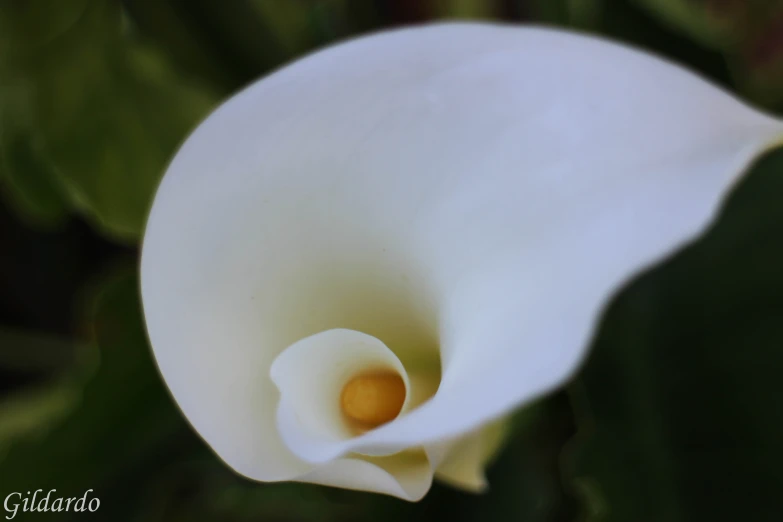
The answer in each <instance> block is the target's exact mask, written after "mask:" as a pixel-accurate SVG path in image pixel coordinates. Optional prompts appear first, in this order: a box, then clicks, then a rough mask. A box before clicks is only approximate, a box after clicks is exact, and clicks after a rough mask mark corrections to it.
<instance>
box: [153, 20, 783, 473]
mask: <svg viewBox="0 0 783 522" xmlns="http://www.w3.org/2000/svg"><path fill="white" fill-rule="evenodd" d="M781 132H782V131H781V125H780V123H779V122H777V121H775V120H772V119H770V118H768V117H766V116H763V115H761V114H760V113H758V112H755V111H753V110H752V109H750V108H748V107H746V106H744V105H742V104H741V103H740V102H738V101H737V100H735V99H734V98H732V97H731V96H729V95H728V94H726V93H725V92H723V91H721V90H719V89H717V88H715V87H713V86H711V85H709V84H707V83H705V82H704V81H702V80H701V79H699V78H698V77H696V76H694V75H692V74H690V73H688V72H686V71H684V70H682V69H680V68H678V67H676V66H673V65H671V64H669V63H667V62H664V61H661V60H659V59H656V58H652V57H650V56H648V55H645V54H642V53H640V52H638V51H634V50H631V49H628V48H624V47H620V46H617V45H614V44H611V43H607V42H605V41H601V40H598V39H594V38H589V37H585V36H579V35H574V34H567V33H563V32H558V31H553V30H548V29H540V28H519V27H501V26H491V25H479V24H453V25H436V26H430V27H423V28H416V29H409V30H400V31H393V32H388V33H385V34H380V35H376V36H372V37H369V38H364V39H358V40H354V41H352V42H349V43H347V44H344V45H341V46H337V47H334V48H331V49H328V50H326V51H323V52H321V53H318V54H316V55H314V56H311V57H309V58H306V59H304V60H302V61H299V62H298V63H296V64H294V65H292V66H290V67H287V68H285V69H283V70H281V71H279V72H277V73H276V74H274V75H272V76H271V77H269V78H267V79H264V80H262V81H260V82H258V83H256V84H254V85H253V86H251V87H250V88H248V89H246V90H245V91H244V92H242V93H241V94H239V95H238V96H236V97H234V98H233V99H231V100H230V101H229V102H227V103H226V104H224V105H223V106H222V107H220V108H219V109H218V110H217V111H216V112H215V113H214V114H213V115H212V116H210V117H209V118H208V119H207V120H206V121H205V122H204V123H203V124H202V125H201V126H200V127H199V128H198V129H197V130H196V131H195V133H194V134H193V135H192V136H191V137H190V138H189V139H188V141H187V142H186V143H185V144H184V145H183V147H182V149H181V150H180V152H179V153H178V154H177V156H176V158H175V159H174V161H173V162H172V164H171V166H170V167H169V170H168V172H167V173H166V176H165V177H164V180H163V182H162V184H161V186H160V189H159V191H158V194H157V196H156V199H155V203H154V206H153V209H152V212H151V215H150V218H149V222H148V227H147V233H146V236H145V240H144V249H143V255H142V295H143V298H144V308H145V314H146V318H147V325H148V331H149V335H150V339H151V342H152V345H153V348H154V352H155V357H156V359H157V361H158V364H159V366H160V369H161V372H162V374H163V377H164V378H165V380H166V383H167V384H168V386H169V387H170V389H171V390H172V392H173V395H174V397H175V399H176V400H177V402H178V404H179V405H180V407H181V408H182V410H183V412H184V413H185V415H186V416H187V417H188V419H189V420H190V421H191V422H192V423H193V426H194V427H195V428H196V430H198V431H199V433H201V435H202V436H203V437H204V438H205V440H206V441H207V442H208V443H209V444H210V445H211V446H212V447H213V448H214V449H215V451H216V452H217V453H218V454H219V455H220V456H221V457H223V458H224V459H225V460H226V461H227V463H228V464H229V465H231V466H233V467H234V468H235V469H237V470H238V471H240V472H242V473H244V474H247V475H249V476H252V477H254V478H258V479H262V480H280V479H286V478H292V477H295V476H297V475H300V474H302V473H306V472H307V470H309V469H310V467H309V466H308V465H306V464H304V463H303V462H302V461H300V460H298V459H296V458H295V457H294V456H293V455H292V454H291V453H290V452H289V451H288V450H287V449H286V447H285V445H284V444H282V441H281V439H280V436H279V434H278V432H277V430H276V429H275V421H274V411H275V407H276V404H277V402H278V394H277V391H276V390H275V387H274V385H273V384H272V382H271V380H270V379H269V377H268V371H269V367H270V365H271V364H272V361H273V360H274V359H275V357H276V356H277V355H278V354H279V353H280V352H281V351H282V350H283V349H285V348H286V347H287V346H289V345H291V344H293V343H294V342H296V341H298V340H299V339H302V338H304V337H307V336H309V335H313V334H315V333H317V332H320V331H324V330H328V329H332V328H348V329H353V330H358V331H361V332H365V333H367V334H369V335H372V336H374V337H377V338H378V339H380V340H382V341H383V342H384V343H385V344H386V345H387V346H388V347H389V348H390V349H391V350H392V351H394V352H395V353H396V354H397V355H398V356H399V357H400V360H401V361H402V362H403V364H405V365H406V366H407V364H408V362H407V361H408V360H409V359H414V358H415V357H417V356H419V355H421V356H423V357H424V358H425V359H427V360H429V361H430V364H436V365H437V354H438V348H440V364H441V365H442V370H443V381H442V384H441V387H440V388H439V390H438V392H437V394H436V395H435V397H434V398H433V399H432V400H431V401H429V402H427V403H425V404H423V405H422V406H421V407H420V408H417V409H415V410H413V411H411V412H410V413H408V414H406V415H404V416H402V417H400V418H398V419H397V420H395V421H394V422H392V423H389V424H388V425H385V426H383V427H381V428H379V429H377V430H373V431H371V432H368V433H367V434H366V435H364V436H362V437H359V438H357V439H352V444H350V445H348V446H343V447H339V448H335V453H334V454H333V456H335V457H336V456H338V454H346V453H349V452H353V451H363V450H367V449H373V450H382V449H383V448H384V447H385V448H387V449H389V448H397V447H400V446H415V445H419V444H422V443H424V442H431V441H438V440H444V439H451V438H454V437H457V436H459V435H462V434H465V433H468V432H470V431H472V430H474V429H476V428H477V427H479V426H480V425H482V424H483V423H485V422H487V421H489V420H490V419H493V418H496V417H498V416H500V415H502V414H503V413H505V412H507V411H508V410H509V409H511V408H513V407H515V406H518V405H520V404H522V403H524V402H526V401H529V400H531V399H533V398H535V397H537V396H539V395H540V394H542V393H545V392H546V391H548V390H551V389H553V388H554V387H556V386H558V385H559V384H560V383H562V382H563V381H564V380H565V379H567V378H568V377H569V376H570V375H571V374H572V372H573V371H574V370H575V368H576V367H577V365H578V364H579V362H580V361H581V360H582V358H583V356H584V354H585V350H586V347H587V345H588V342H589V340H590V336H591V334H592V330H593V328H594V325H595V323H596V320H597V317H598V315H599V314H600V312H601V310H602V308H603V306H604V305H605V304H606V302H607V299H608V298H609V297H610V296H611V295H612V293H613V292H614V291H615V290H616V289H617V288H618V286H619V285H621V284H623V283H624V282H625V281H627V280H628V279H629V278H630V277H631V276H633V275H634V274H636V273H638V272H639V271H640V270H641V269H643V268H645V267H647V266H649V265H650V264H651V263H654V262H656V261H658V260H660V259H661V258H662V257H663V256H665V255H667V254H669V253H671V252H672V251H673V250H674V249H676V248H678V247H680V246H682V245H683V244H684V243H685V242H687V241H688V240H690V239H691V238H693V237H694V236H695V235H697V234H699V233H700V232H701V231H703V230H704V228H705V227H706V226H707V225H708V224H709V223H710V221H711V219H712V217H713V216H714V214H715V212H716V209H717V208H718V206H719V204H720V202H721V201H722V199H723V198H724V196H725V194H726V192H727V191H728V190H729V189H730V188H731V187H732V185H733V184H734V183H735V182H736V180H737V179H738V178H739V176H740V175H741V173H742V172H743V171H744V170H745V168H746V167H747V165H748V164H749V163H750V162H751V161H752V160H753V159H754V158H755V157H757V156H758V154H759V153H760V152H761V151H762V150H764V149H765V148H767V147H769V146H770V145H771V144H772V143H773V142H774V141H776V140H778V139H779V137H780V136H781ZM433 360H434V361H435V362H434V363H432V361H433ZM327 456H328V455H322V457H327ZM350 466H355V465H354V464H350ZM359 466H363V465H359Z"/></svg>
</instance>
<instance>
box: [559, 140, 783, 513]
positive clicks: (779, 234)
mask: <svg viewBox="0 0 783 522" xmlns="http://www.w3.org/2000/svg"><path fill="white" fill-rule="evenodd" d="M781 174H783V150H776V151H774V152H772V153H770V154H769V155H767V156H766V157H764V158H763V159H761V160H760V161H759V162H758V163H757V165H756V166H755V167H753V169H752V171H751V173H750V174H749V175H748V176H747V177H746V179H745V180H744V181H743V183H742V184H741V185H740V186H739V187H738V189H737V190H736V191H735V192H734V193H733V194H732V196H731V197H730V199H729V200H728V202H727V204H726V206H725V208H724V209H723V211H722V213H721V215H720V218H719V220H718V221H717V223H716V224H715V225H714V226H713V227H712V228H711V230H710V231H709V232H708V233H707V234H706V235H705V236H703V237H702V238H700V239H699V240H698V241H697V242H695V243H694V244H692V245H691V246H689V247H688V248H686V249H684V250H683V251H681V252H680V253H678V254H677V255H675V256H674V257H673V258H672V259H670V260H668V261H667V262H665V263H663V264H662V265H659V266H658V267H656V268H654V269H652V270H650V271H649V272H647V273H645V274H644V275H642V276H641V277H639V278H638V279H637V280H635V281H634V282H633V283H632V284H631V285H630V286H628V287H627V288H625V289H624V290H623V291H622V292H621V294H620V295H619V296H618V297H617V298H616V299H615V300H614V301H613V303H612V304H611V306H610V307H609V309H608V311H607V313H606V314H605V317H604V319H603V321H602V324H601V326H600V329H599V332H598V334H597V337H596V340H595V343H594V346H593V347H592V351H591V354H590V356H589V359H588V361H587V363H586V366H585V367H584V369H583V370H582V372H581V373H580V374H579V376H578V378H577V379H576V380H575V382H574V383H573V385H572V386H571V387H570V394H571V397H572V400H573V404H574V409H575V412H576V414H577V426H578V429H579V433H578V436H577V437H576V439H575V441H574V443H573V446H572V448H571V451H570V452H569V459H568V461H569V462H570V466H569V472H568V476H569V477H570V481H571V482H572V484H573V486H574V487H575V488H576V490H578V491H579V492H580V493H581V495H582V499H583V503H584V508H585V510H586V511H587V513H588V515H589V516H588V520H591V521H595V522H598V521H605V522H615V521H616V522H626V521H628V520H633V521H635V522H646V521H649V522H653V521H656V522H657V521H662V520H665V521H667V522H686V521H693V520H709V521H712V522H717V521H723V520H726V521H734V522H735V521H738V520H753V521H754V522H765V521H769V522H772V521H777V520H779V519H780V518H779V517H780V513H783V500H781V496H780V491H783V445H781V440H783V393H781V387H780V386H781V385H780V383H781V380H780V379H781V375H783V321H781V318H782V317H783V270H782V269H781V267H783V240H782V239H781V238H783V206H781V205H780V198H781V195H782V194H783V176H782V175H781ZM662 211H665V209H662Z"/></svg>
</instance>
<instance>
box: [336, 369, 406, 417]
mask: <svg viewBox="0 0 783 522" xmlns="http://www.w3.org/2000/svg"><path fill="white" fill-rule="evenodd" d="M404 402H405V383H404V382H403V380H402V378H401V377H400V376H399V375H398V374H396V373H393V372H388V371H387V372H374V373H365V374H360V375H357V376H356V377H354V378H352V379H351V380H350V381H348V382H347V383H346V384H345V386H344V387H343V391H342V393H341V394H340V406H341V408H342V411H343V414H345V416H346V417H347V418H348V419H349V420H351V421H353V422H354V423H356V424H359V425H360V426H361V427H362V428H364V429H373V428H377V427H378V426H380V425H381V424H386V423H387V422H389V421H392V420H394V418H395V417H397V415H398V414H399V413H400V410H402V405H403V403H404Z"/></svg>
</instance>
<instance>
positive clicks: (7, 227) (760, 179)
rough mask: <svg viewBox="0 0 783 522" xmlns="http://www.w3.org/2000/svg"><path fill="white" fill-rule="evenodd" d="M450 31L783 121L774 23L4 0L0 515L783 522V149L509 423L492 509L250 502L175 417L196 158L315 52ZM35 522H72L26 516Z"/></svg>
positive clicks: (0, 25)
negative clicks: (179, 223)
mask: <svg viewBox="0 0 783 522" xmlns="http://www.w3.org/2000/svg"><path fill="white" fill-rule="evenodd" d="M454 18H461V19H503V20H507V21H511V22H515V23H530V22H533V23H544V24H548V25H555V26H561V27H569V28H573V29H578V30H582V31H587V32H590V33H597V34H602V35H606V36H609V37H612V38H614V39H617V40H620V41H625V42H628V43H632V44H634V45H637V46H641V47H643V48H646V49H648V50H650V51H653V52H656V53H658V54H662V55H664V56H667V57H669V58H672V59H673V60H675V61H678V62H680V63H682V64H684V65H687V66H689V67H690V68H692V69H694V70H696V71H698V72H699V73H701V74H703V75H705V76H706V77H708V78H710V79H711V80H712V81H714V82H717V83H719V84H721V85H723V86H724V87H726V88H727V89H730V90H732V91H734V92H735V93H736V94H737V95H738V96H740V97H742V98H744V99H745V100H747V101H748V102H750V103H752V104H755V105H757V106H760V107H763V108H765V109H766V110H768V111H771V112H773V113H774V112H777V113H780V111H781V110H783V4H781V2H778V1H772V0H483V1H479V0H441V1H435V0H432V1H429V0H421V1H415V0H397V1H394V0H375V1H372V0H225V1H223V0H126V1H124V2H120V1H119V0H0V196H1V197H0V497H2V498H5V497H6V495H8V494H9V493H10V492H14V491H18V492H22V493H24V492H26V491H32V490H35V489H43V490H44V492H46V491H48V490H49V489H52V488H55V489H57V492H58V493H57V496H81V495H82V494H83V493H84V491H86V490H87V489H93V490H94V496H97V497H98V498H100V500H101V508H100V510H99V511H98V512H96V513H94V514H77V515H75V516H74V518H79V517H87V518H90V519H92V520H107V521H118V522H121V521H145V522H146V521H149V522H164V521H165V522H176V521H188V522H208V521H210V522H211V521H226V522H234V521H236V522H240V521H262V520H263V521H303V522H304V521H343V520H346V521H363V520H373V521H398V520H406V521H409V522H415V521H424V520H440V519H447V520H449V519H450V520H455V521H481V522H485V521H486V522H492V521H506V520H509V521H516V520H520V521H527V522H544V521H547V522H549V521H551V522H556V521H557V522H561V521H562V522H565V521H578V520H589V521H595V522H597V521H608V522H653V521H656V522H657V521H665V522H668V521H672V522H686V521H687V522H692V521H702V520H703V521H711V522H713V521H722V520H727V521H729V520H731V521H749V522H753V521H770V522H772V521H776V522H778V521H780V520H783V500H781V498H783V384H782V383H783V150H779V151H772V152H771V153H769V154H767V155H766V156H765V157H764V158H761V159H760V160H759V161H758V162H757V163H756V165H755V166H754V167H753V169H751V171H750V173H749V175H748V176H747V177H746V178H745V181H744V182H743V183H742V184H741V185H740V187H739V188H738V189H737V190H736V191H735V193H734V194H732V196H731V198H730V200H729V202H728V203H727V205H726V207H725V208H724V210H723V212H722V214H721V217H720V220H719V222H718V223H717V224H716V225H715V226H714V227H713V228H712V229H711V230H710V231H709V233H708V234H706V235H705V236H704V237H703V238H702V239H700V240H699V241H698V242H697V243H695V244H694V245H692V246H690V247H688V248H687V249H685V250H684V251H682V252H680V253H678V254H677V255H676V256H674V257H673V258H672V259H670V260H668V261H667V262H665V263H662V264H661V265H660V266H658V267H656V268H654V269H653V270H651V271H650V272H649V273H647V274H644V275H642V276H641V277H639V278H638V279H637V280H636V281H634V282H633V283H632V284H631V285H629V286H628V287H626V288H625V289H623V290H622V291H621V292H620V293H619V294H618V295H617V296H616V298H615V299H614V301H613V304H612V306H611V307H610V308H609V310H608V311H607V312H606V314H605V316H604V318H603V321H602V327H601V329H600V332H599V334H598V335H597V337H596V339H595V341H594V343H593V346H592V348H591V354H590V357H589V359H588V361H587V364H586V365H585V367H584V368H583V369H582V371H581V372H580V373H579V374H578V375H577V377H576V378H575V379H573V381H572V382H570V383H568V385H567V386H566V387H565V388H564V389H563V390H562V391H561V392H558V393H556V394H553V395H551V396H549V397H547V398H545V399H544V400H541V401H539V402H538V403H536V404H534V405H532V406H529V407H528V408H526V409H525V410H523V411H521V412H520V413H519V414H518V415H517V416H516V418H515V422H514V425H515V431H514V435H513V436H512V438H511V439H510V442H509V444H508V446H507V448H506V449H505V450H504V452H503V453H502V454H501V455H500V456H499V457H498V459H497V460H496V462H495V463H494V464H493V465H492V466H491V468H490V471H489V480H490V484H491V489H490V491H489V492H488V493H487V494H485V495H481V496H473V495H469V494H464V493H460V492H457V491H454V490H451V489H449V488H447V487H445V486H439V485H435V486H434V487H433V489H432V491H431V492H430V493H429V494H428V496H427V497H425V499H424V500H423V501H421V502H419V503H416V504H409V503H405V502H402V501H399V500H396V499H392V498H388V497H382V496H379V495H371V494H366V493H358V492H351V491H342V490H336V489H331V488H325V487H319V486H311V485H301V484H268V485H260V484H256V483H253V482H250V481H247V480H243V479H241V478H239V477H237V476H235V475H234V474H233V473H232V472H231V471H230V470H229V469H228V468H226V467H225V466H224V465H222V464H221V463H220V462H219V461H217V459H216V458H215V457H214V456H213V455H212V454H211V453H210V452H209V450H208V449H207V448H206V447H205V445H204V444H203V443H202V442H201V441H200V440H199V439H198V438H197V437H196V435H195V434H194V433H193V432H192V431H191V430H190V429H189V427H188V426H187V425H186V423H185V422H184V420H183V419H182V418H181V416H180V415H179V413H178V411H177V410H176V408H175V407H174V406H173V403H172V400H171V399H170V397H169V396H168V394H167V392H166V391H165V389H164V387H163V385H162V382H161V380H160V377H159V376H158V374H157V372H156V369H155V366H154V364H153V361H152V358H151V352H150V350H149V347H148V346H147V342H146V338H145V333H144V327H143V322H142V317H141V313H140V305H139V297H138V291H137V280H136V271H137V258H138V247H139V241H140V236H141V231H142V226H143V223H144V219H145V216H146V213H147V210H148V208H149V205H150V203H151V197H152V194H153V192H154V189H155V186H156V184H157V182H158V180H159V179H160V176H161V175H162V172H163V170H164V169H165V165H166V162H167V161H168V159H169V158H170V156H171V155H172V154H173V152H174V150H175V149H176V147H177V145H178V144H179V143H180V142H181V140H182V139H184V137H185V136H186V135H187V133H188V131H189V130H190V129H192V128H193V126H194V125H195V124H196V123H197V122H198V121H199V120H200V119H201V118H203V117H204V116H205V115H206V114H208V112H209V111H210V109H211V108H213V107H214V106H215V105H216V103H218V102H219V101H220V100H221V99H223V98H225V97H226V96H228V95H230V94H231V93H232V92H234V91H236V90H237V89H239V88H241V87H242V86H244V85H246V84H247V83H248V82H250V81H252V80H254V79H256V78H258V77H259V76H261V75H263V74H264V73H267V72H269V71H271V70H273V69H274V68H276V67H278V66H280V65H281V64H284V63H286V62H288V61H290V60H292V59H294V58H296V57H297V56H300V55H302V54H304V53H306V52H308V51H309V50H312V49H315V48H318V47H320V46H323V45H326V44H328V43H330V42H333V41H337V40H340V39H343V38H346V37H349V36H351V35H356V34H362V33H366V32H369V31H372V30H374V29H379V28H384V27H391V26H398V25H403V24H412V23H422V22H425V21H427V20H434V19H454ZM531 81H535V78H534V77H531ZM640 124H643V122H640ZM3 515H6V513H3ZM39 519H40V520H53V521H55V520H56V521H60V520H68V519H69V516H68V515H66V514H65V513H59V514H51V513H49V514H40V515H38V514H31V513H22V512H21V511H20V512H19V513H18V514H17V516H16V520H21V521H25V520H39Z"/></svg>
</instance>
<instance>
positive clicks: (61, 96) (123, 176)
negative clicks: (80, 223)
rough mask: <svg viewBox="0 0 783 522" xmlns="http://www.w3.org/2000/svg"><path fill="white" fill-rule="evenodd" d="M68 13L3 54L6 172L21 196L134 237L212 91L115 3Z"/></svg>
mask: <svg viewBox="0 0 783 522" xmlns="http://www.w3.org/2000/svg"><path fill="white" fill-rule="evenodd" d="M55 3H58V2H55ZM51 4H52V0H33V1H32V2H31V4H30V5H31V6H32V7H31V9H34V8H40V6H42V5H51ZM60 11H62V10H58V9H54V10H53V13H55V14H57V13H60ZM55 14H52V16H55ZM71 14H72V13H71V12H70V11H67V12H65V14H63V16H66V15H68V20H69V21H70V22H71V23H70V25H67V24H65V23H62V24H58V25H57V27H58V28H60V32H58V33H57V34H56V37H53V38H50V39H45V38H42V37H38V38H35V39H32V37H31V36H29V34H28V33H26V32H23V31H17V32H15V33H13V34H12V37H11V38H12V41H11V42H10V44H9V45H10V47H11V48H12V49H14V50H15V52H14V53H9V54H7V55H6V56H4V59H2V61H0V74H2V77H3V78H4V81H3V83H2V84H0V87H2V90H0V118H2V119H0V126H1V127H0V131H1V132H2V134H0V136H2V137H3V140H2V141H0V144H2V145H3V151H4V157H5V163H6V165H8V166H9V174H7V176H8V177H9V179H11V180H12V181H14V183H12V185H13V186H14V188H15V190H16V191H17V192H24V193H25V198H22V199H26V200H28V201H32V202H36V203H38V205H37V206H38V207H45V208H50V207H52V208H53V205H54V203H52V201H54V202H56V201H59V200H65V201H67V202H68V204H69V205H70V206H71V207H72V208H75V209H77V210H78V211H79V212H81V213H82V214H84V215H85V216H86V217H87V218H88V219H89V220H90V221H92V222H93V223H94V224H95V225H96V226H97V227H98V228H99V229H101V230H102V231H104V232H106V233H107V234H109V235H110V236H111V237H113V238H115V239H119V240H122V241H125V242H129V243H132V242H134V241H136V240H137V239H138V238H139V236H140V234H141V229H142V227H143V224H144V221H145V218H146V214H147V212H148V209H149V206H150V203H151V198H152V196H153V193H154V190H155V188H156V186H157V184H158V181H159V179H160V177H161V176H162V174H163V170H164V169H165V166H166V164H167V162H168V161H169V159H170V157H171V156H172V154H173V153H174V151H175V149H176V147H177V146H178V145H179V143H180V142H181V140H183V138H184V137H185V135H186V134H187V132H188V131H189V130H191V129H192V128H193V127H194V126H195V124H196V123H197V122H198V121H199V119H200V118H202V117H203V116H204V115H205V114H206V113H207V111H208V110H209V109H210V108H211V107H212V106H213V105H214V102H215V98H214V97H213V96H212V95H211V94H210V93H209V92H207V91H206V90H205V89H203V88H201V87H200V86H198V85H196V84H194V83H189V82H186V81H183V80H182V79H181V78H179V77H178V76H177V75H176V73H175V72H174V71H172V70H171V68H170V66H169V64H168V63H167V62H166V61H165V59H164V58H163V56H162V55H160V54H159V53H158V52H157V51H156V50H155V49H153V48H151V47H148V46H147V45H145V44H143V43H140V42H137V41H135V40H133V39H132V35H129V34H128V32H127V31H124V30H123V27H122V12H121V11H120V10H119V3H116V2H109V1H107V0H90V1H89V2H87V4H86V5H85V6H84V9H83V11H82V12H81V14H80V15H79V16H78V17H77V18H76V19H75V20H72V19H71V18H72V16H71ZM4 19H10V20H11V21H13V20H16V19H21V20H26V19H27V12H26V11H25V10H21V11H17V10H11V14H8V13H5V18H4ZM6 21H7V20H6ZM52 24H54V23H53V22H52ZM13 38H16V39H15V40H14V39H13ZM39 40H43V43H40V42H39ZM20 102H21V103H20ZM19 106H21V107H24V110H23V111H22V110H19V109H17V107H19ZM12 116H13V117H12ZM53 178H54V179H53ZM42 201H45V202H46V203H41V202H42ZM28 206H33V207H35V205H32V204H29V205H28ZM50 212H51V213H56V210H50Z"/></svg>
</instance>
